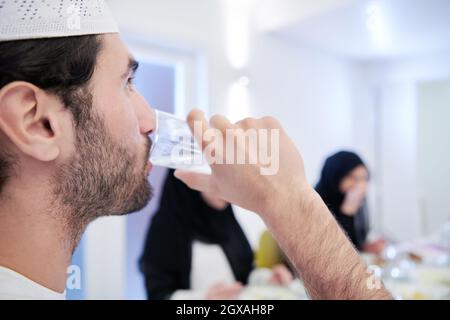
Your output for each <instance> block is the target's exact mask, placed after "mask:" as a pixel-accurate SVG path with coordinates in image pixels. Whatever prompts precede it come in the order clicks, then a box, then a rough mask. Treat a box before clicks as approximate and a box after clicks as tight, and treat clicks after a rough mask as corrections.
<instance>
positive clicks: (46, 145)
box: [0, 81, 63, 161]
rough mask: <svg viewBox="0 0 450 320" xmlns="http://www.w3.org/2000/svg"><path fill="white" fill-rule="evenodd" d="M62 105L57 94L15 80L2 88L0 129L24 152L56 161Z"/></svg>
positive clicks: (38, 157)
mask: <svg viewBox="0 0 450 320" xmlns="http://www.w3.org/2000/svg"><path fill="white" fill-rule="evenodd" d="M62 107H63V105H62V102H61V101H59V99H58V98H57V97H56V96H55V95H52V94H48V93H47V92H45V91H44V90H42V89H40V88H38V87H36V86H35V85H33V84H31V83H28V82H23V81H15V82H12V83H10V84H8V85H6V86H5V87H3V88H1V90H0V129H1V130H2V131H3V133H4V134H5V135H6V136H7V137H8V138H9V139H10V140H11V142H12V143H13V144H14V145H15V146H16V147H17V148H18V149H19V150H20V151H21V152H23V153H24V154H26V155H28V156H30V157H33V158H35V159H37V160H40V161H53V160H55V159H56V158H57V157H58V156H59V154H60V146H59V145H58V137H59V135H60V134H61V124H60V123H59V114H60V112H59V110H60V109H62Z"/></svg>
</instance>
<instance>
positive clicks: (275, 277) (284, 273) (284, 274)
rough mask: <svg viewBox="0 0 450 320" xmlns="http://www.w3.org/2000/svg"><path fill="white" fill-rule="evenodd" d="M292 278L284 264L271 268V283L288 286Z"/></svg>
mask: <svg viewBox="0 0 450 320" xmlns="http://www.w3.org/2000/svg"><path fill="white" fill-rule="evenodd" d="M292 280H294V276H293V275H292V273H291V271H289V269H288V268H287V267H286V266H285V265H283V264H279V265H276V266H275V267H273V268H272V278H271V279H270V280H269V282H270V283H271V284H274V285H279V286H288V285H289V284H291V282H292Z"/></svg>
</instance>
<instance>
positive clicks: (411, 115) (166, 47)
mask: <svg viewBox="0 0 450 320" xmlns="http://www.w3.org/2000/svg"><path fill="white" fill-rule="evenodd" d="M108 2H109V4H110V7H111V9H112V11H113V13H114V15H115V16H116V18H117V20H118V23H119V26H120V29H121V34H122V38H123V39H124V41H125V42H126V43H127V45H128V46H129V48H130V51H131V52H132V53H133V54H134V55H135V56H136V58H137V59H138V60H139V61H140V62H141V66H140V69H139V71H138V73H137V77H136V86H137V87H138V89H139V90H140V91H141V93H142V94H143V95H144V97H145V98H146V99H147V100H148V101H149V103H150V104H151V105H152V107H154V108H157V109H160V110H165V111H168V112H171V113H174V114H177V115H179V116H181V117H184V116H185V115H186V113H187V112H188V111H189V110H190V109H192V108H193V107H197V108H201V109H203V110H204V111H205V112H206V113H207V114H208V115H212V114H215V113H221V114H224V115H226V116H228V117H230V118H231V119H232V120H238V119H241V118H244V117H248V116H251V117H261V116H265V115H271V116H274V117H276V118H278V119H279V120H280V121H281V123H282V124H283V126H284V128H285V129H286V131H287V132H288V134H289V135H290V136H291V137H292V138H293V140H294V141H295V143H296V144H297V146H298V148H299V149H300V150H301V152H302V155H303V157H304V160H305V163H306V170H307V176H308V178H309V180H310V181H311V183H312V184H316V183H317V181H318V180H319V177H320V171H321V168H322V166H323V164H324V161H325V159H326V158H327V157H328V156H329V155H331V154H333V153H334V152H336V151H339V150H351V151H354V152H356V153H357V154H359V156H361V158H362V159H363V160H364V162H365V163H366V165H367V167H368V169H369V171H370V182H369V187H368V193H367V206H368V212H369V213H370V222H371V233H372V234H375V235H377V236H382V237H383V238H384V239H387V240H389V241H391V242H392V243H397V244H400V243H402V244H405V243H408V244H411V243H415V244H416V246H417V241H419V240H420V239H430V238H432V237H435V238H436V237H442V228H443V226H444V225H445V223H446V222H447V221H449V219H450V201H449V200H448V199H449V197H448V191H449V190H450V148H449V145H450V144H449V143H450V126H449V124H448V123H449V120H450V19H449V17H450V1H448V0H373V1H366V0H164V1H162V0H145V1H144V0H131V1H120V0H109V1H108ZM165 172H166V171H165V169H162V168H155V170H154V171H153V172H152V174H151V176H150V180H151V182H152V184H153V185H154V187H155V197H154V200H153V201H152V202H151V203H150V204H149V205H148V207H147V208H145V209H144V210H143V211H142V212H140V213H139V214H134V215H131V216H127V217H116V218H104V219H101V220H99V221H96V222H95V223H94V224H92V225H91V226H90V227H89V228H88V230H87V232H86V234H85V236H84V238H83V240H82V242H81V244H80V246H79V248H78V249H77V252H76V255H75V257H74V261H73V263H74V264H77V265H79V266H80V267H81V270H82V277H83V278H82V287H81V289H80V290H70V291H68V298H71V299H93V298H103V299H117V298H119V299H122V298H123V299H145V298H146V294H145V289H144V281H143V276H142V274H141V273H140V272H139V268H138V259H139V257H140V256H141V254H142V251H143V245H144V240H145V235H146V232H147V230H148V227H149V224H150V221H151V216H152V214H154V212H155V211H156V209H157V206H158V201H159V197H160V194H161V184H162V182H163V178H164V176H165ZM235 214H236V216H237V217H238V218H239V221H240V222H241V225H242V228H243V229H245V230H246V233H247V235H248V238H249V242H250V244H252V247H253V246H256V245H257V243H258V239H259V237H260V235H261V233H262V231H264V229H265V227H264V225H263V223H262V222H261V221H260V220H259V218H258V217H257V216H256V215H254V214H251V213H247V212H244V211H243V210H241V209H239V208H235ZM421 243H422V242H421ZM160 245H161V246H164V243H161V244H160ZM399 270H400V271H402V270H403V269H399ZM396 274H397V275H398V272H396ZM447 280H448V279H447ZM416 293H417V292H416Z"/></svg>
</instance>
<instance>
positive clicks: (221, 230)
mask: <svg viewBox="0 0 450 320" xmlns="http://www.w3.org/2000/svg"><path fill="white" fill-rule="evenodd" d="M140 268H141V271H142V272H143V274H144V277H145V284H146V290H147V296H148V298H149V299H152V300H153V299H155V300H161V299H175V300H176V299H188V300H191V299H195V300H197V299H208V300H216V299H220V300H224V299H225V300H226V299H235V298H237V297H238V295H239V294H240V293H241V291H242V289H243V285H245V284H247V280H248V277H249V275H250V273H251V272H252V270H253V268H254V253H253V251H252V248H251V246H250V244H249V242H248V240H247V237H246V235H245V233H244V231H243V229H242V228H241V226H240V225H239V223H238V221H237V219H236V217H235V215H234V213H233V209H232V207H231V205H230V204H229V203H228V202H225V201H223V200H221V199H219V198H216V197H212V196H210V195H208V194H206V193H200V192H198V191H194V190H191V189H189V188H188V187H187V186H186V185H185V184H184V183H183V182H181V181H180V180H178V179H176V178H175V177H174V176H173V170H169V172H168V175H167V177H166V181H165V185H164V190H163V193H162V197H161V201H160V206H159V209H158V211H157V212H156V214H155V216H154V217H153V219H152V223H151V226H150V229H149V232H148V235H147V239H146V243H145V248H144V253H143V255H142V258H141V260H140ZM291 280H292V275H291V274H290V272H289V271H288V269H287V268H285V267H284V268H283V266H276V267H275V268H274V269H273V275H272V282H273V283H276V284H280V285H281V284H284V283H288V282H290V281H291Z"/></svg>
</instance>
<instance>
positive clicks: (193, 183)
mask: <svg viewBox="0 0 450 320" xmlns="http://www.w3.org/2000/svg"><path fill="white" fill-rule="evenodd" d="M174 176H175V177H176V178H177V179H179V180H181V181H183V182H184V183H185V184H186V185H187V186H188V187H189V188H191V189H194V190H197V191H200V192H207V193H211V194H214V193H215V192H216V190H215V189H214V185H213V183H212V180H211V179H212V177H211V175H207V174H201V173H195V172H189V171H182V170H176V171H175V173H174Z"/></svg>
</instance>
